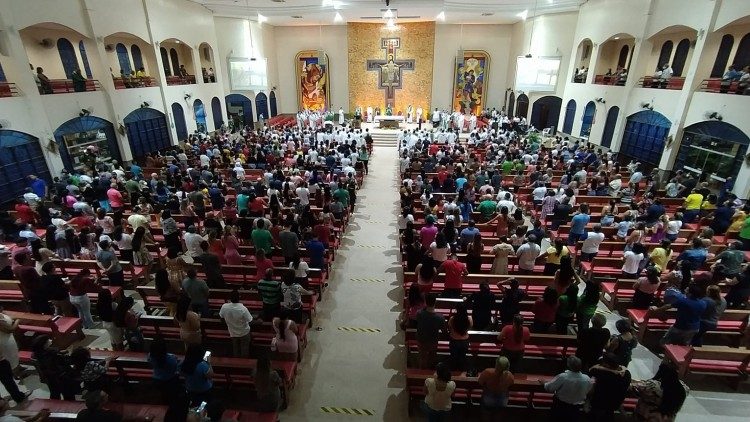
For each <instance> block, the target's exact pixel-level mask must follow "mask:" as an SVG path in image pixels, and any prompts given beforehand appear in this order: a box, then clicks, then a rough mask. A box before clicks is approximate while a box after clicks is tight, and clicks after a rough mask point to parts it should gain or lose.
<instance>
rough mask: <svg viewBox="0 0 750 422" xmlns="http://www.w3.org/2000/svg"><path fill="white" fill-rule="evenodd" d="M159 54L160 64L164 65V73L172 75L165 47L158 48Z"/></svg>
mask: <svg viewBox="0 0 750 422" xmlns="http://www.w3.org/2000/svg"><path fill="white" fill-rule="evenodd" d="M159 54H161V65H162V67H164V75H165V76H172V70H171V69H170V68H169V54H167V49H166V48H164V47H161V48H160V49H159Z"/></svg>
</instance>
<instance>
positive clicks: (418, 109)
mask: <svg viewBox="0 0 750 422" xmlns="http://www.w3.org/2000/svg"><path fill="white" fill-rule="evenodd" d="M421 120H422V107H417V123H419V122H420V121H421Z"/></svg>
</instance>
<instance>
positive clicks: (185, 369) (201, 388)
mask: <svg viewBox="0 0 750 422" xmlns="http://www.w3.org/2000/svg"><path fill="white" fill-rule="evenodd" d="M205 354H206V350H205V349H204V348H203V346H201V345H200V344H191V345H189V346H188V348H187V350H186V351H185V360H183V361H182V363H181V364H180V373H181V374H182V376H183V377H184V378H185V389H186V390H187V392H188V395H189V396H190V404H191V405H192V406H197V405H199V404H200V403H201V402H204V401H205V402H208V401H210V399H211V389H212V388H213V386H214V383H213V381H212V380H211V378H212V377H213V375H214V371H213V369H211V364H210V363H208V362H206V361H205V360H203V356H204V355H205Z"/></svg>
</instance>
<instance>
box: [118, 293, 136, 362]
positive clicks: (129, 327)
mask: <svg viewBox="0 0 750 422" xmlns="http://www.w3.org/2000/svg"><path fill="white" fill-rule="evenodd" d="M133 305H135V300H133V297H132V296H125V297H124V298H123V299H122V300H121V301H120V303H119V304H118V305H117V308H115V313H114V323H115V326H116V327H117V328H119V329H120V330H122V332H123V333H124V335H125V339H126V340H127V342H128V349H130V350H131V351H135V352H139V351H141V349H143V334H142V333H141V328H140V327H139V326H138V315H137V314H136V313H135V312H133Z"/></svg>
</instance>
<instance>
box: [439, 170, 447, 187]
mask: <svg viewBox="0 0 750 422" xmlns="http://www.w3.org/2000/svg"><path fill="white" fill-rule="evenodd" d="M437 178H438V180H439V181H440V186H443V184H444V183H445V179H447V178H448V172H447V171H445V166H440V171H439V172H438V174H437Z"/></svg>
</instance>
